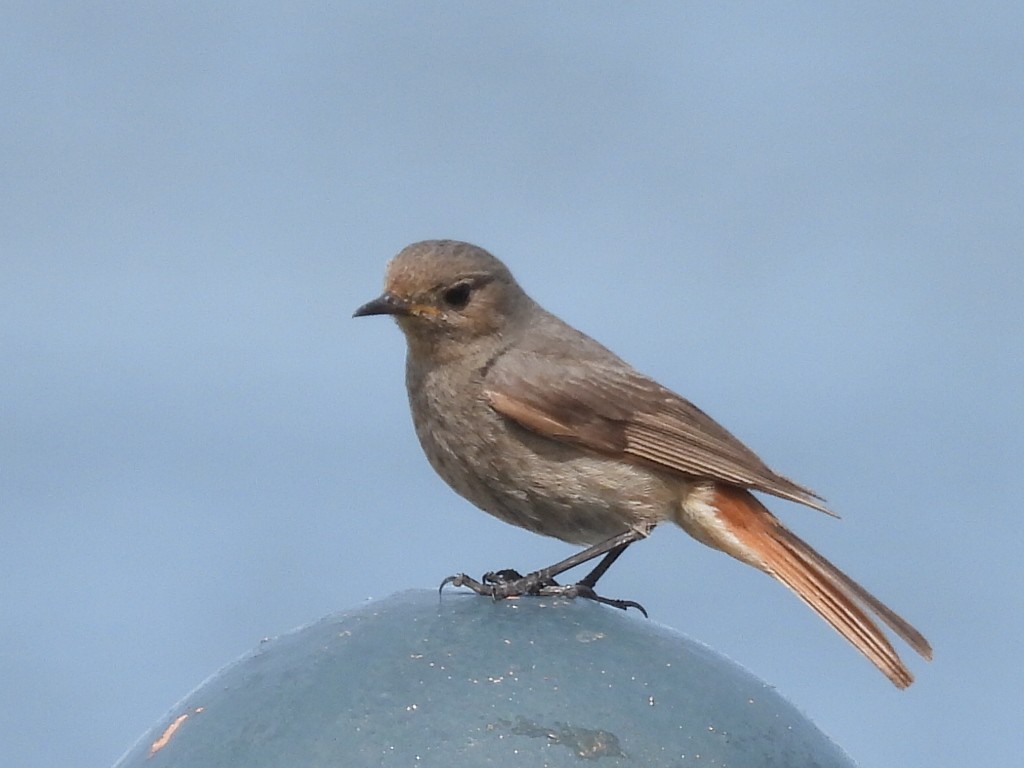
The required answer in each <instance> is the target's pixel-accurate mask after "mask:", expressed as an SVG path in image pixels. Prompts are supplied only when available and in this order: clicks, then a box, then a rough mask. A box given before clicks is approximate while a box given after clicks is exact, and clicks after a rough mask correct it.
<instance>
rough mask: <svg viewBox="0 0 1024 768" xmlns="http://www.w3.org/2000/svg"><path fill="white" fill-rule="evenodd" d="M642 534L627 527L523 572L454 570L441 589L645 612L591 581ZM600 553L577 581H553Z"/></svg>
mask: <svg viewBox="0 0 1024 768" xmlns="http://www.w3.org/2000/svg"><path fill="white" fill-rule="evenodd" d="M643 536H644V534H643V533H642V532H640V531H637V530H634V529H630V530H628V531H626V532H624V533H620V534H619V535H617V536H613V537H612V538H610V539H607V540H605V541H602V542H600V543H598V544H595V545H593V546H591V547H587V548H586V549H584V550H582V551H580V552H577V553H576V554H575V555H572V556H571V557H567V558H566V559H565V560H561V561H559V562H557V563H555V564H554V565H551V566H548V567H547V568H541V569H540V570H538V571H533V572H532V573H528V574H526V576H519V574H518V573H517V572H516V571H513V570H510V569H509V570H503V571H497V572H490V573H486V574H484V576H483V578H482V580H480V581H477V580H476V579H474V578H472V577H470V576H467V575H466V574H464V573H459V574H455V575H454V576H449V577H448V578H447V579H445V580H444V581H442V582H441V587H440V589H444V587H445V586H446V585H448V584H451V585H453V586H456V587H469V588H470V589H471V590H473V591H474V592H476V593H477V594H478V595H488V596H490V597H493V598H494V599H495V600H501V599H504V598H506V597H518V596H520V595H563V596H565V597H585V598H587V599H589V600H594V601H596V602H599V603H604V604H605V605H611V606H613V607H615V608H621V609H623V610H625V609H626V608H637V609H639V610H640V612H641V613H643V614H644V616H646V615H647V611H645V610H644V608H643V606H642V605H640V604H639V603H636V602H633V601H632V600H615V599H611V598H606V597H601V596H600V595H598V594H597V593H596V592H594V585H595V584H596V583H597V580H598V579H599V578H601V576H603V575H604V573H605V571H607V570H608V568H609V567H610V566H611V564H612V563H614V562H615V560H616V559H617V558H618V556H619V555H621V554H622V553H623V552H624V551H625V549H626V547H628V546H629V545H630V544H632V543H633V542H634V541H637V540H638V539H641V538H643ZM602 555H604V559H602V560H601V562H600V563H598V564H597V567H595V568H594V569H593V570H592V571H591V572H590V573H588V574H587V575H586V576H585V577H584V578H583V579H582V580H581V581H579V582H578V583H576V584H573V585H571V586H561V585H559V584H558V583H557V582H556V581H555V576H558V575H559V574H560V573H563V572H565V571H567V570H569V569H570V568H575V567H576V566H577V565H582V564H583V563H588V562H590V561H591V560H593V559H594V558H597V557H601V556H602Z"/></svg>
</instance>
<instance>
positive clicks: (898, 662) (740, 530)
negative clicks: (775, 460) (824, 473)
mask: <svg viewBox="0 0 1024 768" xmlns="http://www.w3.org/2000/svg"><path fill="white" fill-rule="evenodd" d="M705 503H706V504H707V506H710V507H712V508H713V509H714V513H715V514H714V520H713V521H712V529H711V530H709V529H708V525H707V522H709V521H707V520H705V521H704V524H703V525H701V526H700V527H701V529H702V530H701V535H698V536H697V538H699V539H700V540H701V541H703V542H704V543H706V544H709V545H711V546H713V547H716V548H717V549H721V550H723V551H725V552H727V553H728V554H730V555H732V556H733V557H736V558H738V559H740V560H742V561H744V562H746V563H749V564H750V565H753V566H755V567H757V568H760V569H761V570H763V571H765V572H766V573H768V574H770V575H772V576H774V577H775V578H777V579H778V580H779V581H781V582H782V583H783V584H785V585H786V586H787V587H789V588H790V589H791V590H793V592H795V593H796V594H797V596H798V597H799V598H800V599H801V600H803V601H804V602H805V603H807V605H809V606H810V607H811V608H813V609H814V611H815V612H817V614H818V615H819V616H821V617H822V618H823V619H824V620H825V621H827V622H828V623H829V624H831V625H832V627H833V628H834V629H835V630H836V631H838V632H839V633H840V634H841V635H842V636H843V637H845V638H846V639H847V640H849V641H850V643H852V644H853V645H854V646H855V647H856V648H857V649H858V650H859V651H860V652H861V653H863V654H864V655H865V656H866V657H867V658H868V659H869V660H870V661H871V662H872V663H873V664H874V665H875V666H876V667H878V668H879V669H880V670H881V671H882V672H883V673H884V674H885V676H886V677H888V678H889V679H890V680H891V681H892V682H893V684H895V685H896V686H897V687H899V688H906V687H907V686H908V685H910V684H911V683H912V682H913V681H914V677H913V675H911V673H910V670H909V669H908V668H907V666H906V665H905V664H904V663H903V661H902V659H900V657H899V655H898V654H897V653H896V651H895V649H894V648H893V647H892V644H891V643H890V642H889V640H888V638H887V637H886V636H885V633H884V632H882V630H881V629H879V627H878V625H877V624H876V623H875V622H874V621H873V620H872V618H871V616H870V615H869V612H870V613H874V614H875V615H876V616H877V617H878V618H880V619H881V620H882V621H883V622H885V624H887V625H888V626H889V627H890V628H891V629H892V630H893V631H894V632H896V634H898V635H899V636H900V637H902V638H903V639H904V640H906V641H907V643H908V644H909V645H910V646H911V647H912V648H913V649H914V650H915V651H917V652H918V653H919V654H920V655H921V656H923V657H924V658H926V659H931V657H932V649H931V646H930V645H929V644H928V641H927V640H925V638H924V636H922V635H921V633H920V632H918V631H917V630H916V629H914V628H913V627H912V626H911V625H910V624H909V623H908V622H907V621H905V620H904V619H902V618H901V617H900V616H898V615H897V614H896V613H895V612H893V611H892V610H891V609H890V608H888V607H887V606H885V605H884V604H882V603H881V602H880V601H879V600H878V599H877V598H875V597H874V596H872V595H871V594H870V593H869V592H868V591H867V590H866V589H864V588H863V587H862V586H860V585H859V584H857V583H856V582H855V581H854V580H853V579H851V578H850V577H849V576H847V575H846V574H844V573H843V572H842V571H840V570H839V569H838V568H836V567H835V566H834V565H832V563H830V562H829V561H828V560H826V559H825V558H824V557H822V556H821V555H819V554H818V553H817V552H815V551H814V550H813V549H812V548H811V547H810V546H809V545H808V544H806V543H805V542H804V541H803V540H801V539H800V538H799V537H797V536H796V535H795V534H793V533H791V532H790V531H789V530H788V529H786V528H785V526H783V525H782V523H781V522H780V521H779V520H778V519H777V518H776V517H775V516H774V515H773V514H772V513H771V512H769V511H768V509H767V508H766V507H765V506H764V505H763V504H761V502H759V501H758V500H757V499H756V498H755V497H754V496H753V495H752V494H751V493H749V492H748V491H745V490H741V489H739V488H733V487H731V486H724V485H715V486H714V488H713V491H712V493H711V495H710V498H709V499H707V500H706V502H705ZM705 509H706V508H705ZM707 512H710V510H707ZM700 517H704V514H702V515H700ZM684 527H686V528H687V529H688V530H690V532H691V533H694V531H693V530H691V525H685V526H684Z"/></svg>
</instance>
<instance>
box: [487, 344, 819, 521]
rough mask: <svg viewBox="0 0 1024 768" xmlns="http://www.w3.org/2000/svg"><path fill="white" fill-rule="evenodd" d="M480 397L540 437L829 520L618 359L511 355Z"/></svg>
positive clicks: (797, 489) (805, 492) (812, 499)
mask: <svg viewBox="0 0 1024 768" xmlns="http://www.w3.org/2000/svg"><path fill="white" fill-rule="evenodd" d="M484 394H485V396H486V397H487V398H488V399H489V401H490V404H491V406H492V407H493V408H494V409H495V410H496V411H497V412H498V413H500V414H502V415H503V416H505V417H506V418H509V419H511V420H512V421H515V422H516V423H518V424H519V425H521V426H522V427H525V428H526V429H529V430H532V431H533V432H536V433H538V434H541V435H544V436H545V437H549V438H552V439H555V440H563V441H566V442H570V443H574V444H576V445H579V446H581V447H584V448H587V449H590V450H593V451H597V452H599V453H602V454H605V455H608V456H613V457H616V458H620V459H625V460H630V461H636V462H639V463H646V464H648V465H654V466H656V467H659V468H661V469H668V470H674V471H677V472H681V473H684V474H686V475H689V476H691V477H695V478H702V479H710V480H717V481H720V482H724V483H729V484H731V485H735V486H739V487H741V488H748V489H752V490H757V491H763V492H765V493H770V494H772V495H774V496H778V497H780V498H783V499H789V500H791V501H796V502H799V503H801V504H805V505H807V506H809V507H812V508H814V509H817V510H820V511H822V512H825V513H826V514H833V513H832V512H831V511H830V510H829V509H828V507H827V506H825V504H824V501H823V499H822V498H821V497H820V496H819V495H818V494H816V493H814V491H811V490H810V489H808V488H804V487H803V486H800V485H797V484H796V483H794V482H793V481H791V480H788V479H786V478H785V477H782V476H781V475H778V474H776V473H775V472H773V471H772V470H771V469H769V468H768V467H767V466H766V465H765V464H764V462H762V461H761V459H759V458H758V457H757V455H755V454H754V452H753V451H751V450H750V449H749V448H747V447H746V446H745V445H743V443H741V442H740V441H739V440H737V439H736V438H735V437H733V436H732V435H731V434H730V433H729V432H728V431H726V430H725V429H724V428H723V427H721V426H720V425H719V424H718V423H717V422H716V421H715V420H714V419H712V418H711V417H710V416H708V415H707V414H706V413H704V412H703V411H702V410H700V409H699V408H697V407H696V406H695V405H693V403H691V402H689V401H688V400H685V399H683V398H682V397H680V396H679V395H677V394H675V393H674V392H671V391H670V390H668V389H665V387H663V386H661V385H660V384H658V383H657V382H655V381H654V380H652V379H650V378H648V377H647V376H644V375H643V374H640V373H638V372H637V371H635V370H633V369H632V368H630V367H629V366H627V365H626V364H625V363H622V362H621V361H619V360H617V359H615V360H614V361H609V360H603V359H597V360H595V359H582V360H577V361H569V362H566V361H564V360H562V359H558V360H556V359H554V358H552V357H551V356H549V355H547V354H544V353H543V352H534V351H522V350H510V351H508V352H506V353H505V354H503V355H502V356H500V357H499V358H498V359H497V360H495V361H494V362H493V364H492V365H491V367H490V369H489V370H488V371H487V374H486V376H485V378H484Z"/></svg>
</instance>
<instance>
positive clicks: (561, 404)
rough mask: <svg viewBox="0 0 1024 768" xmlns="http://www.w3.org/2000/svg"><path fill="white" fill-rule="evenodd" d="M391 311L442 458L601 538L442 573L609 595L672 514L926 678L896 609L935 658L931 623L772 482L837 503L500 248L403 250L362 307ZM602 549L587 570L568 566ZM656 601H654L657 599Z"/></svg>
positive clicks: (418, 402) (574, 536) (577, 531)
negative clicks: (544, 303)
mask: <svg viewBox="0 0 1024 768" xmlns="http://www.w3.org/2000/svg"><path fill="white" fill-rule="evenodd" d="M371 315H390V316H391V317H393V318H394V320H395V321H396V322H397V324H398V326H399V328H400V329H401V331H402V332H403V334H404V336H405V339H406V342H407V356H406V368H405V380H406V388H407V391H408V397H409V404H410V410H411V412H412V418H413V425H414V427H415V431H416V435H417V437H418V439H419V442H420V444H421V447H422V448H423V451H424V453H425V454H426V457H427V459H428V461H429V463H430V464H431V466H432V467H433V468H434V470H435V471H436V472H437V473H438V474H439V475H440V476H441V478H443V479H444V480H445V481H446V482H447V483H448V485H449V486H451V488H452V489H453V490H454V491H455V492H456V493H458V494H459V495H461V496H463V497H464V498H465V499H467V500H468V501H470V502H471V503H473V504H474V505H476V506H477V507H479V508H480V509H482V510H484V511H485V512H488V513H489V514H491V515H493V516H494V517H497V518H498V519H500V520H502V521H504V522H506V523H510V524H512V525H516V526H519V527H520V528H525V529H527V530H529V531H532V532H534V533H537V534H541V535H544V536H550V537H554V538H557V539H560V540H562V541H564V542H567V543H570V544H574V545H578V546H584V547H585V549H583V550H581V551H580V552H578V553H576V554H574V555H573V556H571V557H569V558H567V559H565V560H563V561H561V562H560V563H556V564H555V565H553V566H550V567H548V568H542V569H539V570H537V571H533V572H531V573H529V574H527V575H526V576H521V575H520V574H519V573H518V572H517V571H514V570H512V569H506V570H502V571H496V572H491V573H487V574H485V575H484V576H483V577H482V578H481V579H475V578H472V577H470V576H467V575H466V574H464V573H459V574H455V575H453V576H450V577H448V578H447V579H445V580H444V582H442V584H441V587H442V588H443V587H444V586H445V585H447V584H452V585H454V586H465V587H469V588H470V589H472V590H474V591H475V592H477V593H479V594H483V595H490V596H491V597H494V598H496V599H500V598H505V597H512V596H520V595H530V594H533V595H537V594H565V595H568V596H570V597H588V598H591V599H595V600H597V601H599V602H603V603H607V604H610V605H613V606H615V607H618V608H629V607H637V608H640V610H643V607H642V606H641V605H640V604H639V603H637V602H634V601H630V600H617V599H611V598H605V597H603V596H600V595H598V594H597V593H596V591H595V585H596V583H597V580H598V579H599V578H600V577H601V576H602V575H603V574H604V573H605V571H606V570H607V569H608V567H610V565H611V564H612V563H613V562H615V560H616V559H617V558H618V557H619V556H620V555H621V554H622V552H623V551H625V549H626V548H627V547H629V546H631V545H632V544H633V543H635V542H637V541H639V540H641V539H643V538H645V537H646V536H647V535H648V534H649V533H650V532H651V530H653V528H654V527H655V526H657V525H659V524H661V523H664V522H671V523H675V524H676V525H678V526H679V527H681V528H682V529H683V530H684V531H686V532H687V533H688V534H690V536H692V537H693V538H694V539H696V540H697V541H699V542H701V543H702V544H705V545H707V546H709V547H711V548H713V549H716V550H719V551H721V552H724V553H725V554H727V555H730V556H731V557H733V558H735V559H736V560H739V561H740V562H742V563H745V564H747V565H749V566H752V567H754V568H756V569H757V570H759V571H762V572H764V573H766V574H768V575H769V576H772V577H774V578H775V579H777V580H778V581H780V582H781V583H782V584H784V585H785V586H786V587H788V588H789V589H790V590H792V591H793V592H794V593H795V594H796V595H797V597H799V598H800V599H801V600H802V601H803V602H804V603H806V604H807V605H808V606H810V608H811V609H813V610H814V611H815V612H816V613H817V614H818V615H819V616H820V617H821V618H822V619H824V620H825V621H826V622H827V623H828V624H830V625H831V626H832V627H833V628H834V629H835V630H836V631H838V632H839V634H841V635H842V636H843V637H844V638H846V640H848V641H849V642H850V643H851V644H852V645H853V646H854V647H855V648H857V650H859V651H860V652H861V653H862V654H863V655H864V656H865V657H867V659H868V660H869V661H871V662H872V663H873V664H874V665H875V666H876V667H877V668H878V669H879V670H880V671H881V672H882V673H883V674H885V676H886V677H888V679H889V680H890V681H892V683H893V684H894V685H895V686H897V687H898V688H906V687H907V686H909V685H910V684H911V683H912V682H913V679H914V678H913V675H912V673H911V671H910V669H909V668H908V667H907V665H906V664H905V663H904V662H903V660H902V659H901V658H900V656H899V655H898V653H897V652H896V650H895V649H894V647H893V645H892V643H891V642H890V640H889V638H888V636H887V635H886V633H885V632H883V631H882V629H880V627H879V625H878V622H879V621H880V622H881V623H883V624H885V625H887V626H888V627H889V629H890V630H892V631H893V632H894V633H895V634H896V635H898V636H899V637H901V638H902V639H903V640H904V641H905V642H906V643H907V644H908V645H909V646H910V647H911V648H912V649H913V650H914V651H916V652H917V653H918V654H919V655H920V656H922V657H923V658H925V659H927V660H930V659H931V658H932V648H931V646H930V645H929V643H928V641H927V640H926V639H925V637H924V636H923V635H922V634H921V633H920V632H919V631H918V630H916V629H915V628H914V627H913V626H911V624H910V623H909V622H907V621H906V620H905V619H903V618H902V617H900V616H899V615H898V614H896V613H895V612H894V611H893V610H892V609H890V608H889V607H887V606H886V605H884V604H883V603H882V602H881V601H880V600H878V599H877V598H875V597H874V596H873V595H871V594H870V593H869V592H868V591H867V590H866V589H865V588H864V587H862V586H860V584H858V583H857V582H856V581H854V580H853V579H852V578H850V577H849V576H847V575H846V574H845V573H843V572H842V571H841V570H839V569H838V568H837V567H836V566H835V565H833V564H832V563H831V562H829V561H828V560H827V559H826V558H825V557H824V556H822V555H821V554H819V553H818V552H817V551H815V550H814V549H813V548H812V547H811V546H810V545H809V544H807V543H806V542H804V541H803V540H802V539H800V538H799V537H798V536H797V535H796V534H795V533H793V532H792V531H790V530H789V529H788V528H787V527H786V526H785V525H784V524H783V523H782V521H780V520H779V519H778V518H777V517H776V516H775V515H774V514H773V513H772V512H771V511H769V509H768V508H767V507H766V506H765V504H764V503H763V502H762V501H761V500H760V499H759V498H758V497H757V496H755V495H754V492H757V493H761V494H767V495H770V496H775V497H778V498H781V499H785V500H788V501H793V502H797V503H799V504H802V505H805V506H807V507H810V508H812V509H815V510H818V511H820V512H823V513H826V514H834V513H832V511H831V510H830V509H829V507H828V506H827V505H826V503H825V501H824V499H823V498H822V497H821V496H820V495H819V494H817V493H816V492H814V491H812V490H810V489H809V488H807V487H804V486H802V485H799V484H797V483H795V482H793V481H792V480H789V479H787V478H786V477H783V476H782V475H779V474H777V473H776V472H774V471H773V470H771V469H769V467H768V466H767V465H766V464H765V463H764V462H763V461H762V460H761V459H760V458H759V457H758V456H757V455H756V454H755V453H754V452H753V451H751V450H750V449H749V448H747V447H746V446H745V445H744V444H743V443H742V442H740V441H739V440H738V439H737V438H736V437H734V436H733V435H732V434H731V433H730V432H728V431H727V430H726V429H725V428H724V427H722V426H720V425H719V424H718V423H717V422H716V421H715V420H714V419H712V418H711V417H710V416H708V415H707V414H706V413H704V412H703V411H702V410H700V409H699V408H698V407H697V406H695V405H693V404H692V403H691V402H689V401H688V400H686V399H685V398H683V397H682V396H680V395H678V394H676V393H675V392H673V391H671V390H670V389H668V388H666V387H664V386H662V385H661V384H659V383H658V382H656V381H655V380H654V379H652V378H650V377H648V376H646V375H644V374H642V373H640V372H639V371H637V370H636V369H634V368H633V367H632V366H631V365H629V364H628V363H626V362H625V361H623V360H622V359H621V358H620V357H618V356H617V355H616V354H615V353H613V352H612V351H611V350H609V349H607V348H606V347H604V346H603V345H601V344H600V343H599V342H597V341H595V340H594V339H592V338H591V337H590V336H587V335H586V334H584V333H582V332H581V331H578V330H576V329H575V328H573V327H572V326H570V325H569V324H567V323H565V322H564V321H562V320H561V319H559V318H558V317H556V316H555V315H554V314H552V313H550V312H548V311H547V310H546V309H544V308H543V307H541V306H540V305H539V304H538V303H537V302H535V301H534V300H533V299H532V298H530V296H529V295H528V294H527V293H526V292H525V291H524V289H523V288H522V287H520V285H519V283H518V282H516V280H515V278H514V277H513V276H512V273H511V272H510V271H509V269H508V267H507V266H506V265H505V264H504V263H503V262H502V261H500V260H499V259H498V258H496V257H495V256H493V255H491V254H490V253H489V252H487V251H486V250H484V249H483V248H481V247H479V246H476V245H473V244H470V243H466V242H461V241H458V240H424V241H421V242H417V243H413V244H412V245H409V246H407V247H405V248H404V249H402V250H401V251H400V252H399V253H398V254H397V255H396V256H394V258H392V259H391V260H390V262H389V263H388V265H387V268H386V272H385V281H384V292H383V293H382V294H380V295H379V296H378V297H377V298H375V299H373V300H371V301H369V302H367V303H366V304H363V305H362V306H360V307H359V308H358V309H357V310H356V311H355V312H354V316H355V317H364V316H371ZM598 557H601V558H602V559H601V560H600V561H599V563H598V565H597V566H596V567H595V568H594V569H593V570H592V571H591V572H590V573H589V574H587V576H585V577H584V578H583V579H581V580H580V581H579V582H577V583H576V584H572V585H561V584H559V583H558V582H557V581H556V580H555V577H556V576H559V575H560V574H561V573H563V572H564V571H566V570H568V569H569V568H572V567H575V566H577V565H580V564H582V563H585V562H589V561H591V560H594V559H596V558H598ZM644 613H645V614H646V611H644Z"/></svg>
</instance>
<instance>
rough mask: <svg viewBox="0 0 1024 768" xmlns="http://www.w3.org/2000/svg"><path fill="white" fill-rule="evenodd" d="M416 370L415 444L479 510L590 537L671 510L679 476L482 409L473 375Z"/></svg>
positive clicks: (412, 377) (575, 539)
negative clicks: (558, 438)
mask: <svg viewBox="0 0 1024 768" xmlns="http://www.w3.org/2000/svg"><path fill="white" fill-rule="evenodd" d="M414 367H415V366H414V365H412V364H410V370H408V371H407V382H406V383H407V385H408V389H409V402H410V406H411V408H412V415H413V423H414V425H415V428H416V435H417V437H418V438H419V441H420V445H421V446H422V447H423V451H424V453H425V454H426V456H427V459H428V460H429V461H430V464H431V466H432V467H433V468H434V470H435V471H436V472H437V473H438V474H439V475H440V476H441V477H442V478H443V479H444V480H445V482H447V483H448V485H450V486H451V487H452V489H453V490H455V491H456V493H458V494H459V495H461V496H462V497H464V498H465V499H467V500H469V501H470V502H472V503H473V504H475V505H476V506H478V507H480V508H481V509H483V510H484V511H485V512H488V513H490V514H492V515H494V516H495V517H497V518H499V519H501V520H503V521H505V522H507V523H511V524H512V525H516V526H519V527H521V528H526V529H527V530H530V531H533V532H535V533H540V534H542V535H545V536H553V537H555V538H558V539H561V540H563V541H567V542H570V543H573V544H594V543H597V542H599V541H603V540H604V539H607V538H609V537H611V536H615V535H617V534H619V533H622V532H623V531H625V530H627V529H629V528H632V527H647V526H650V525H654V524H657V523H658V522H660V521H661V520H664V519H667V518H668V517H670V516H672V515H673V514H675V510H676V509H678V506H679V504H680V500H681V495H682V493H683V491H684V489H683V488H682V485H683V484H681V483H680V482H678V481H674V480H672V479H671V478H667V477H666V476H664V475H663V474H661V473H656V472H654V471H652V470H649V469H647V468H645V467H641V466H638V465H635V464H632V463H628V462H625V461H621V460H618V459H614V458H611V457H606V456H602V455H599V454H595V453H592V452H589V451H585V450H584V449H582V448H579V447H577V446H575V445H572V444H569V443H563V442H560V441H556V440H552V439H549V438H546V437H543V436H540V435H537V434H535V433H533V432H531V431H529V430H527V429H524V428H523V427H521V426H519V425H518V424H515V423H513V422H511V421H509V420H508V419H506V418H505V417H503V416H501V415H500V414H498V413H497V412H496V411H494V410H493V409H492V408H491V407H490V405H489V403H488V402H487V400H486V399H485V398H484V395H483V383H482V381H480V380H474V379H473V378H472V377H465V378H464V377H461V376H459V375H458V374H456V373H450V372H448V373H446V372H445V370H444V369H440V370H433V371H424V370H412V369H413V368H414Z"/></svg>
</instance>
